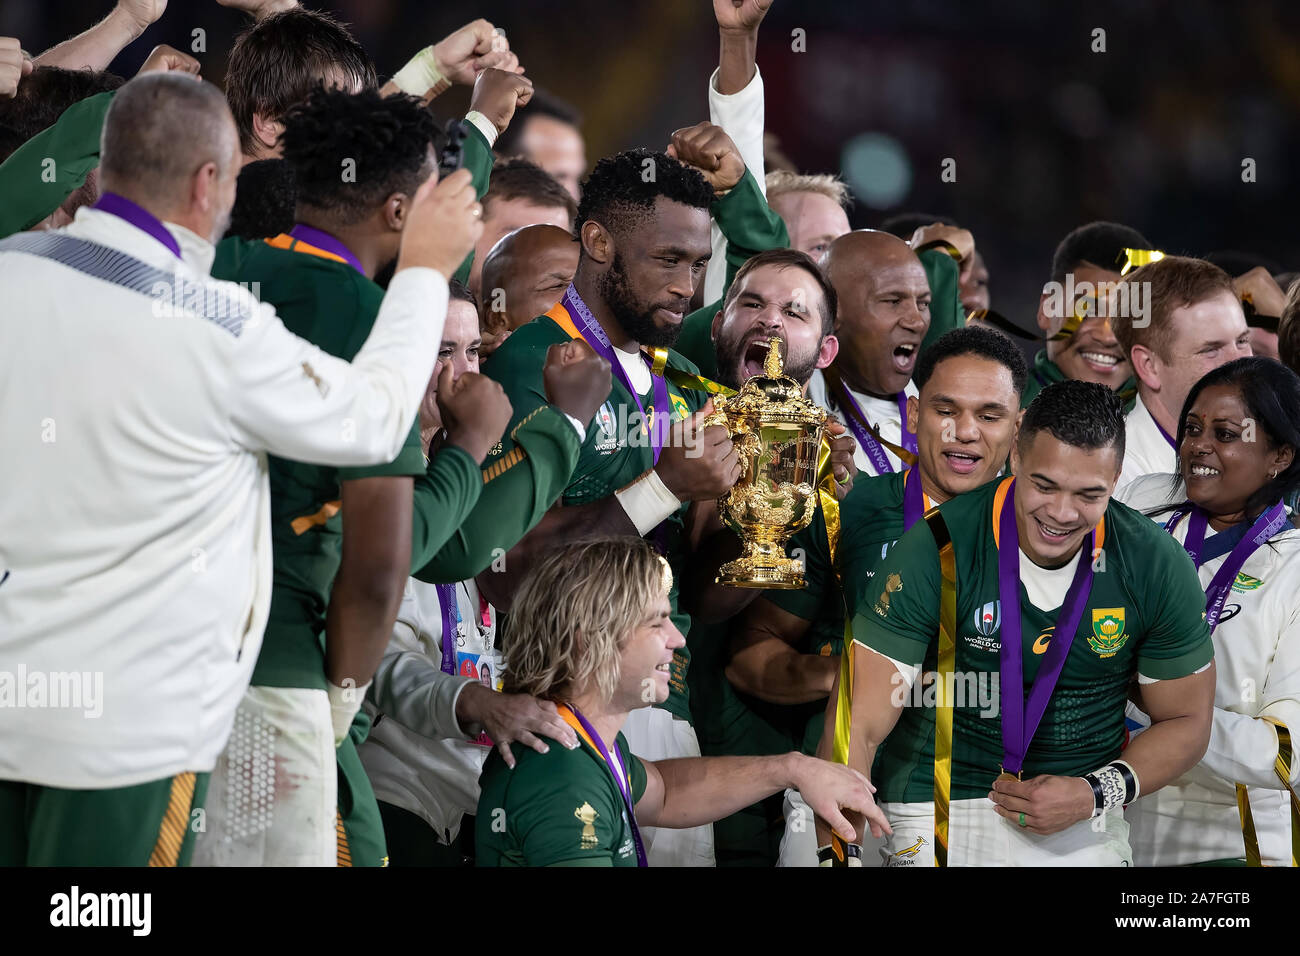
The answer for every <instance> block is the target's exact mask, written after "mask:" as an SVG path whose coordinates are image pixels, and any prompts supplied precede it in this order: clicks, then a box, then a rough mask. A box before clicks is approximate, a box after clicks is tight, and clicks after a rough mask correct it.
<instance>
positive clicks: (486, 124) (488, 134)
mask: <svg viewBox="0 0 1300 956" xmlns="http://www.w3.org/2000/svg"><path fill="white" fill-rule="evenodd" d="M465 122H466V123H473V124H474V128H475V129H477V130H478V131H479V132H480V133H482V134H483V138H484V139H485V140H487V141H488V146H489V147H492V146H495V145H496V144H497V137H498V136H500V135H501V134H500V133H499V132H498V131H497V126H496V124H495V123H493V122H492V121H491V120H490V119H488V118H487V117H486V116H484V115H483V114H482V113H480V112H479V111H478V110H470V111H469V112H468V113H466V114H465Z"/></svg>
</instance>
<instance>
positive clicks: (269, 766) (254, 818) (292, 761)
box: [193, 687, 338, 866]
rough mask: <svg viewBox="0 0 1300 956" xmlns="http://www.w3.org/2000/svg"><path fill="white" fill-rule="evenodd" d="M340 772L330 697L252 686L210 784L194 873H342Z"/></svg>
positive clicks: (316, 692) (306, 690)
mask: <svg viewBox="0 0 1300 956" xmlns="http://www.w3.org/2000/svg"><path fill="white" fill-rule="evenodd" d="M337 799H338V770H337V765H336V762H335V756H334V729H333V725H332V724H331V722H330V705H329V698H328V697H327V696H326V694H325V691H323V690H311V689H309V688H305V687H250V688H248V690H247V691H245V693H244V699H243V700H242V701H240V703H239V709H238V710H237V711H236V712H235V726H234V729H233V730H232V731H231V733H230V740H229V742H227V744H226V749H225V751H224V752H223V753H222V754H221V756H220V757H219V758H218V759H217V765H216V767H215V768H214V769H213V771H212V779H211V781H210V783H209V784H208V798H207V803H206V806H205V811H206V816H207V819H206V821H205V829H204V830H203V831H201V832H200V833H199V834H198V839H197V840H196V842H195V845H194V862H193V865H194V866H337V865H338V831H337V830H336V828H335V820H336V819H337V816H338V809H337V806H336V803H337Z"/></svg>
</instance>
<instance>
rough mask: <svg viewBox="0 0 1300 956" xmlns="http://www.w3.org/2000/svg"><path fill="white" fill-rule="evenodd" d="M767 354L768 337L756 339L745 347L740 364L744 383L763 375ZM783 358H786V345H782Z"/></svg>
mask: <svg viewBox="0 0 1300 956" xmlns="http://www.w3.org/2000/svg"><path fill="white" fill-rule="evenodd" d="M767 352H768V343H767V336H762V337H760V338H756V339H754V340H752V341H751V342H750V343H749V345H747V346H746V347H745V354H744V356H743V357H742V359H741V364H740V372H741V374H740V380H741V381H742V382H743V381H745V380H746V379H748V378H752V377H753V376H755V375H762V374H763V364H764V363H765V362H766V361H767ZM781 356H782V358H784V357H785V348H784V343H782V349H781Z"/></svg>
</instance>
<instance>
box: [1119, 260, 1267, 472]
mask: <svg viewBox="0 0 1300 956" xmlns="http://www.w3.org/2000/svg"><path fill="white" fill-rule="evenodd" d="M1125 282H1126V283H1127V284H1128V285H1129V286H1130V287H1131V288H1135V287H1137V286H1138V285H1140V284H1144V285H1145V286H1146V288H1147V289H1148V290H1149V291H1148V293H1147V294H1146V300H1147V302H1148V303H1149V305H1150V309H1149V311H1150V315H1148V316H1146V317H1145V318H1146V321H1145V322H1142V321H1135V320H1134V318H1132V317H1129V316H1126V315H1125V316H1119V317H1117V318H1116V319H1115V321H1114V326H1115V336H1116V337H1117V339H1118V340H1119V342H1120V346H1121V347H1122V348H1123V349H1124V354H1125V355H1126V356H1128V358H1129V361H1130V362H1131V364H1132V366H1133V371H1134V374H1136V375H1137V380H1138V386H1137V391H1138V399H1137V404H1136V405H1134V406H1133V411H1131V412H1129V414H1128V418H1127V419H1126V421H1125V428H1126V431H1127V436H1126V442H1125V451H1124V467H1123V469H1122V470H1121V472H1120V479H1119V488H1120V489H1121V490H1123V488H1124V487H1125V486H1126V485H1127V484H1128V483H1129V482H1131V481H1133V480H1135V479H1137V478H1140V477H1142V476H1143V475H1150V474H1168V473H1171V472H1174V471H1176V470H1177V464H1178V454H1177V452H1176V451H1175V450H1174V449H1175V446H1174V436H1175V435H1176V434H1178V416H1179V415H1181V414H1182V411H1183V402H1185V401H1186V400H1187V394H1188V392H1190V391H1191V389H1192V386H1193V385H1195V384H1196V382H1197V381H1198V380H1199V379H1200V378H1201V376H1202V375H1204V374H1205V373H1206V372H1208V371H1210V370H1211V369H1215V368H1218V367H1219V366H1220V365H1226V364H1228V363H1229V362H1231V361H1233V360H1234V359H1239V358H1245V357H1246V356H1248V355H1250V354H1251V353H1250V328H1249V327H1248V326H1247V325H1246V314H1245V312H1244V311H1242V308H1241V301H1240V300H1239V299H1238V298H1237V290H1236V288H1235V287H1234V286H1233V284H1232V278H1231V277H1230V276H1229V275H1228V274H1227V273H1226V272H1224V271H1223V270H1222V269H1220V268H1219V267H1218V266H1216V265H1214V264H1212V263H1209V262H1206V261H1204V260H1203V259H1187V258H1184V257H1182V256H1166V257H1165V258H1163V259H1161V260H1159V261H1157V262H1153V263H1151V264H1150V265H1147V266H1143V267H1142V268H1141V269H1138V270H1137V271H1136V272H1134V273H1132V274H1130V275H1129V276H1128V277H1127V278H1126V279H1125ZM1129 298H1130V300H1131V299H1132V296H1131V295H1130V296H1129Z"/></svg>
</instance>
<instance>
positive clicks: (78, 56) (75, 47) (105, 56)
mask: <svg viewBox="0 0 1300 956" xmlns="http://www.w3.org/2000/svg"><path fill="white" fill-rule="evenodd" d="M166 9H167V0H121V2H119V3H118V4H117V6H115V7H113V9H112V10H111V11H110V12H109V14H108V16H106V17H105V18H104V19H102V20H100V21H99V22H98V23H96V24H95V25H94V26H93V27H91V28H90V29H89V30H86V31H84V32H82V33H79V34H77V35H76V36H75V37H72V38H71V39H69V40H64V41H63V42H62V43H59V44H57V45H56V46H52V47H50V48H49V49H48V50H46V51H45V52H44V53H42V54H41V55H40V56H38V57H37V58H36V59H35V60H34V61H33V64H34V65H35V66H59V67H63V68H64V69H65V70H106V69H108V65H109V64H110V63H112V62H113V59H114V58H115V57H116V56H117V55H118V54H119V53H121V52H122V50H123V49H124V48H125V47H126V45H127V44H128V43H130V42H131V41H133V40H135V39H136V37H138V36H140V34H142V33H144V31H145V30H146V29H147V28H148V27H149V25H150V24H152V23H154V22H155V21H156V20H157V19H158V18H159V17H161V16H162V14H163V11H164V10H166Z"/></svg>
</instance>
